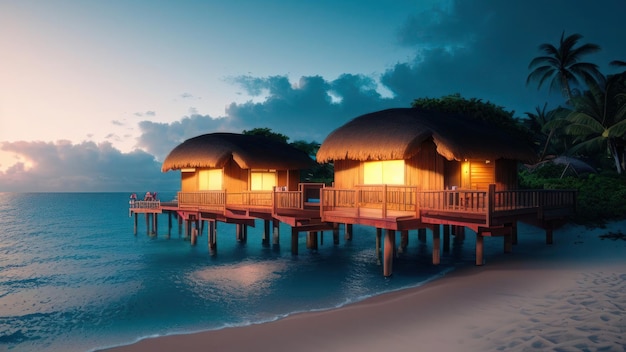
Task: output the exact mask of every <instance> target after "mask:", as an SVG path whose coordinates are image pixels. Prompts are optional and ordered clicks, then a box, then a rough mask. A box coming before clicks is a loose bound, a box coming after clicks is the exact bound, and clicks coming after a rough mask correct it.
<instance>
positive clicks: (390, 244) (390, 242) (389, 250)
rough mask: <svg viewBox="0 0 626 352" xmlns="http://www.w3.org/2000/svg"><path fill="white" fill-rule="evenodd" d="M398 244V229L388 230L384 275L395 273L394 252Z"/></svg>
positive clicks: (386, 234)
mask: <svg viewBox="0 0 626 352" xmlns="http://www.w3.org/2000/svg"><path fill="white" fill-rule="evenodd" d="M395 246H396V231H394V230H387V231H386V233H385V248H384V251H385V252H384V257H383V275H384V276H391V274H393V252H394V248H395Z"/></svg>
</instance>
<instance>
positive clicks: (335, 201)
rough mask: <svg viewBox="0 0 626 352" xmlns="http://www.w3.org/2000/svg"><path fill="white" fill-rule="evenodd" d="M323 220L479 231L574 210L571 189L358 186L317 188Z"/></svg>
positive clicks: (552, 217)
mask: <svg viewBox="0 0 626 352" xmlns="http://www.w3.org/2000/svg"><path fill="white" fill-rule="evenodd" d="M320 202H321V208H320V214H321V217H322V221H328V222H342V223H350V224H364V225H369V226H374V227H377V228H384V229H392V230H405V229H411V228H419V227H420V226H419V225H420V224H423V225H431V224H433V225H458V226H465V227H468V228H471V229H473V230H475V231H478V229H479V228H481V227H483V228H492V227H498V226H502V225H504V224H508V223H511V222H514V221H517V220H522V221H528V222H530V223H537V222H543V221H551V220H557V219H564V218H567V217H568V216H569V215H572V214H573V213H574V211H575V205H576V192H575V191H571V190H509V191H496V190H495V185H491V186H490V187H489V189H488V190H486V191H480V190H441V191H419V190H418V189H417V187H409V186H388V185H380V186H359V187H356V188H355V189H350V190H345V189H335V188H324V189H322V190H321V200H320Z"/></svg>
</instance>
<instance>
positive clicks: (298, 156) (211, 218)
mask: <svg viewBox="0 0 626 352" xmlns="http://www.w3.org/2000/svg"><path fill="white" fill-rule="evenodd" d="M314 164H315V161H314V160H313V159H312V158H311V157H310V156H309V155H307V154H306V153H304V152H303V151H301V150H298V149H296V148H294V147H292V146H291V145H289V144H287V143H283V142H280V141H276V140H273V139H271V138H268V137H265V136H259V135H243V134H234V133H211V134H204V135H201V136H197V137H194V138H191V139H188V140H186V141H184V142H183V143H181V144H180V145H178V146H177V147H175V148H174V149H173V150H172V151H171V152H170V153H169V155H168V156H167V157H166V158H165V160H164V162H163V165H162V168H161V170H162V171H163V172H167V171H170V170H180V174H181V183H180V192H178V194H177V201H176V202H167V203H161V202H159V204H158V207H154V206H153V207H152V208H157V209H156V210H154V212H159V211H165V212H169V213H170V215H171V214H175V215H177V217H178V219H179V221H180V222H184V223H185V224H186V226H185V233H186V234H188V235H189V236H191V241H192V243H193V244H195V240H196V236H197V235H198V234H199V233H200V234H201V233H202V232H203V230H204V223H205V222H207V223H208V224H209V228H208V233H209V240H208V241H209V248H210V249H215V246H216V235H215V227H216V225H217V222H225V223H234V224H237V238H238V240H241V241H245V240H246V238H247V226H254V225H255V220H257V219H261V220H264V225H265V227H264V238H263V241H264V242H265V243H267V242H268V241H269V225H270V222H273V230H272V233H273V235H274V240H275V241H277V236H278V228H279V226H278V225H279V223H280V222H284V223H287V224H289V225H290V226H291V227H292V236H293V237H292V240H295V243H292V250H293V251H295V252H296V253H297V235H298V232H303V231H305V232H310V233H313V234H315V233H316V231H319V230H320V229H328V228H329V226H330V225H329V224H327V223H322V222H321V219H320V214H319V201H317V202H316V200H318V199H319V190H320V188H321V187H322V186H323V185H322V184H311V183H309V184H304V183H301V182H300V174H301V171H302V170H305V169H308V168H311V167H312V166H313V165H314ZM142 203H145V202H138V203H137V206H136V207H135V208H134V209H131V211H133V210H134V211H135V213H137V212H148V213H150V212H153V211H152V210H150V209H145V210H144V208H143V207H139V205H142ZM135 221H136V220H135ZM194 226H195V228H194ZM170 228H171V219H170ZM294 246H295V248H293V247H294Z"/></svg>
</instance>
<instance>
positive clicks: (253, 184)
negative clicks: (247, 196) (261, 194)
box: [250, 171, 276, 191]
mask: <svg viewBox="0 0 626 352" xmlns="http://www.w3.org/2000/svg"><path fill="white" fill-rule="evenodd" d="M275 186H276V173H275V172H259V171H253V172H252V174H251V175H250V190H251V191H271V190H273V189H274V187H275Z"/></svg>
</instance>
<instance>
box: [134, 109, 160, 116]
mask: <svg viewBox="0 0 626 352" xmlns="http://www.w3.org/2000/svg"><path fill="white" fill-rule="evenodd" d="M133 115H135V116H137V117H143V116H149V117H154V116H156V112H154V111H151V110H148V111H146V112H136V113H134V114H133Z"/></svg>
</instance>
